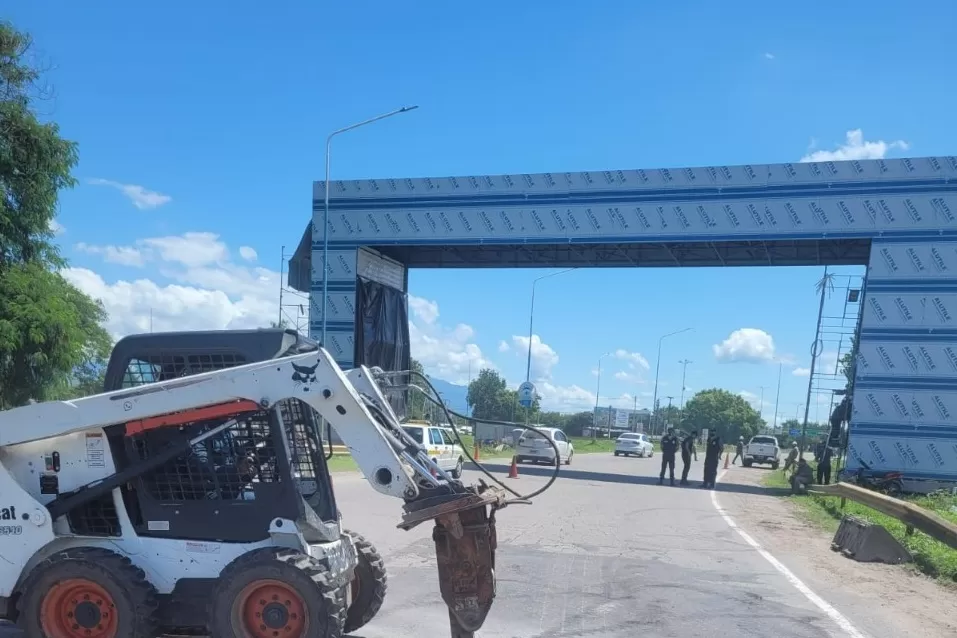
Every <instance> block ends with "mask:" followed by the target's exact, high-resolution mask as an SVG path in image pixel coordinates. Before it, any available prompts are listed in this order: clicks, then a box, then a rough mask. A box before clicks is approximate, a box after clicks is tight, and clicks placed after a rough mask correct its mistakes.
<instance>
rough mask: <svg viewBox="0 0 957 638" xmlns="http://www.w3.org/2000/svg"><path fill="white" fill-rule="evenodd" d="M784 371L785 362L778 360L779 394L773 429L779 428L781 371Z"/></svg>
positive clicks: (775, 405) (776, 398)
mask: <svg viewBox="0 0 957 638" xmlns="http://www.w3.org/2000/svg"><path fill="white" fill-rule="evenodd" d="M783 371H784V363H783V362H778V394H777V397H775V399H774V426H773V427H772V429H773V430H774V431H775V432H777V430H778V407H779V406H780V405H781V372H783Z"/></svg>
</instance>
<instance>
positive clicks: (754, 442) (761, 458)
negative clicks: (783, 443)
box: [741, 435, 781, 470]
mask: <svg viewBox="0 0 957 638" xmlns="http://www.w3.org/2000/svg"><path fill="white" fill-rule="evenodd" d="M780 455H781V448H780V447H779V446H778V440H777V439H776V438H774V437H773V436H768V435H758V436H753V437H751V440H750V441H748V444H747V445H746V446H744V456H743V457H742V459H741V463H742V464H743V465H744V467H751V466H752V465H754V464H755V463H770V464H771V469H772V470H776V469H778V465H780V463H781V459H780Z"/></svg>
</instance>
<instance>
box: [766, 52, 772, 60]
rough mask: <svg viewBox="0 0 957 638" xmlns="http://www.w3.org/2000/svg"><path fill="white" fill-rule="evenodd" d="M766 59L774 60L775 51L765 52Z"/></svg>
mask: <svg viewBox="0 0 957 638" xmlns="http://www.w3.org/2000/svg"><path fill="white" fill-rule="evenodd" d="M764 59H765V60H773V59H774V54H773V53H765V54H764Z"/></svg>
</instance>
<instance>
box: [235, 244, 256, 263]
mask: <svg viewBox="0 0 957 638" xmlns="http://www.w3.org/2000/svg"><path fill="white" fill-rule="evenodd" d="M239 256H240V257H242V258H243V259H245V260H246V261H256V259H258V258H259V254H258V253H256V249H255V248H253V247H252V246H240V247H239Z"/></svg>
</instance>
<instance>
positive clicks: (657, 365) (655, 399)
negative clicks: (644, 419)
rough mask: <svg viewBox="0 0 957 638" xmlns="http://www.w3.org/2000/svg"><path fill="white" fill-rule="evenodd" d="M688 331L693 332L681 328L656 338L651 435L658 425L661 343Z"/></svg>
mask: <svg viewBox="0 0 957 638" xmlns="http://www.w3.org/2000/svg"><path fill="white" fill-rule="evenodd" d="M689 330H693V328H683V329H682V330H676V331H674V332H669V333H668V334H666V335H661V336H660V337H658V359H657V361H656V362H655V392H654V394H653V395H652V399H651V409H652V410H654V412H653V415H654V422H655V425H654V426H652V428H651V430H652V432H651V433H652V434H655V433H656V431H657V424H658V375H659V373H660V372H661V342H662V341H664V340H665V338H667V337H672V336H674V335H677V334H681V333H682V332H688V331H689Z"/></svg>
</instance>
